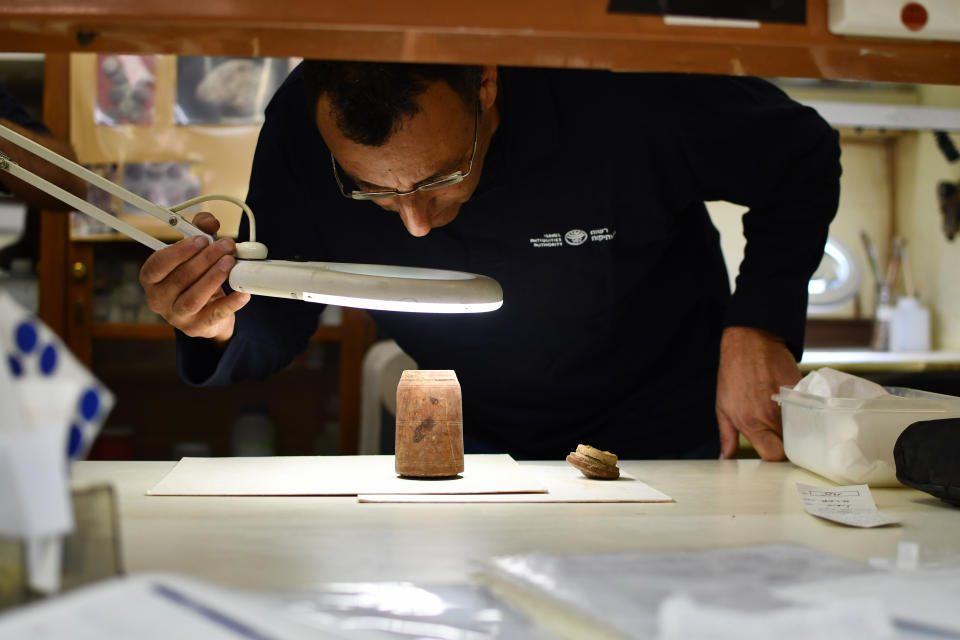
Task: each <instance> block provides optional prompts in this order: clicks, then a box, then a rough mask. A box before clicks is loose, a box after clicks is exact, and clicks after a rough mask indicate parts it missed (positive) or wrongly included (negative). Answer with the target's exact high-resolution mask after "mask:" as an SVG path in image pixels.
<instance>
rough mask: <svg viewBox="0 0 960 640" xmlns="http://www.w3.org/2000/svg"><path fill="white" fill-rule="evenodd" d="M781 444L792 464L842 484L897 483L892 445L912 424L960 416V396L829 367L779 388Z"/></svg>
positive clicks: (896, 484) (880, 485) (885, 485)
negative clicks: (891, 384)
mask: <svg viewBox="0 0 960 640" xmlns="http://www.w3.org/2000/svg"><path fill="white" fill-rule="evenodd" d="M774 399H775V400H776V401H777V402H779V403H780V410H781V416H782V420H783V447H784V451H785V452H786V455H787V458H789V460H790V461H791V462H793V463H794V464H796V465H798V466H801V467H803V468H805V469H808V470H810V471H813V472H814V473H818V474H820V475H822V476H824V477H826V478H829V479H830V480H833V481H834V482H837V483H839V484H843V485H856V484H866V485H869V486H871V487H895V486H900V483H899V482H898V481H897V473H896V464H895V463H894V460H893V446H894V444H896V441H897V438H898V437H900V434H901V433H903V430H904V429H906V428H907V427H908V426H910V425H911V424H913V423H914V422H919V421H921V420H937V419H940V418H952V417H960V398H957V397H954V396H945V395H941V394H936V393H927V392H924V391H917V390H914V389H903V388H897V387H890V388H884V387H881V386H880V385H878V384H876V383H874V382H871V381H869V380H865V379H863V378H858V377H857V376H853V375H850V374H848V373H842V372H840V371H835V370H833V369H829V368H823V369H819V370H817V371H814V372H812V373H809V374H807V376H806V377H805V378H803V380H801V381H800V382H798V383H797V384H796V386H795V387H792V388H791V387H781V388H780V393H779V395H777V396H775V397H774Z"/></svg>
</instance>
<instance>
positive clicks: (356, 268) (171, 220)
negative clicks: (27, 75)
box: [0, 126, 503, 313]
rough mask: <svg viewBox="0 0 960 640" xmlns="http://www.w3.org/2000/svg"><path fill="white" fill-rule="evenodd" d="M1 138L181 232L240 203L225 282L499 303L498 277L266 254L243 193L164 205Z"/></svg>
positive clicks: (14, 138)
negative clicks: (208, 206) (215, 203)
mask: <svg viewBox="0 0 960 640" xmlns="http://www.w3.org/2000/svg"><path fill="white" fill-rule="evenodd" d="M0 137H2V138H4V139H6V140H8V141H10V142H12V143H13V144H15V145H17V146H18V147H21V148H22V149H25V150H26V151H29V152H30V153H32V154H33V155H35V156H38V157H40V158H43V159H44V160H46V161H48V162H50V163H51V164H53V165H55V166H57V167H60V168H61V169H63V170H64V171H67V172H69V173H72V174H73V175H75V176H77V177H79V178H81V179H82V180H85V181H86V182H88V183H89V184H92V185H94V186H96V187H99V188H100V189H103V190H104V191H106V192H107V193H109V194H111V195H114V196H116V197H117V198H119V199H120V200H122V201H123V202H126V203H128V204H130V205H133V206H135V207H137V208H138V209H140V210H141V211H144V212H146V213H147V214H149V215H151V216H153V217H155V218H157V219H159V220H161V221H163V222H164V223H166V224H168V225H170V227H171V228H173V229H175V230H177V231H179V232H180V233H181V234H183V235H184V236H197V235H206V236H207V237H208V238H210V240H211V241H213V238H212V237H210V236H209V235H208V234H206V233H204V232H203V231H201V230H200V229H198V228H197V227H195V226H194V225H193V224H191V223H190V222H188V221H187V220H186V219H185V218H184V217H183V216H181V215H180V214H179V211H182V210H183V209H186V208H187V207H191V206H193V205H195V204H198V203H200V202H207V201H209V200H225V201H228V202H232V203H234V204H236V205H237V206H239V207H240V208H241V209H243V211H244V213H246V215H247V218H248V220H249V222H250V241H249V242H238V243H237V263H236V265H235V266H234V267H233V269H232V270H231V271H230V280H229V282H230V286H231V287H232V288H233V289H234V290H236V291H243V292H245V293H250V294H253V295H260V296H270V297H274V298H285V299H294V300H304V301H306V302H321V303H326V304H335V305H339V306H343V307H359V308H361V309H380V310H385V311H417V312H422V313H482V312H486V311H495V310H496V309H499V308H500V307H501V306H502V305H503V291H502V290H501V288H500V284H499V283H498V282H497V281H496V280H494V279H492V278H489V277H487V276H482V275H477V274H474V273H466V272H463V271H444V270H439V269H421V268H416V267H398V266H387V265H372V264H350V263H339V262H292V261H286V260H267V259H266V257H267V248H266V246H264V245H263V244H261V243H259V242H257V241H256V223H255V220H254V216H253V212H252V211H251V210H250V207H248V206H247V205H246V203H245V202H243V201H242V200H238V199H237V198H233V197H231V196H224V195H208V196H200V197H199V198H193V199H191V200H187V201H186V202H182V203H180V204H178V205H175V206H173V207H170V208H164V207H161V206H160V205H157V204H155V203H153V202H150V201H149V200H147V199H145V198H142V197H140V196H138V195H137V194H135V193H133V192H131V191H127V190H126V189H124V188H122V187H120V186H118V185H116V184H114V183H112V182H110V181H109V180H107V179H106V178H103V177H102V176H98V175H97V174H95V173H94V172H92V171H90V170H88V169H85V168H83V167H81V166H80V165H78V164H76V163H75V162H71V161H70V160H68V159H66V158H64V157H63V156H61V155H59V154H56V153H54V152H52V151H50V150H49V149H47V148H46V147H44V146H43V145H40V144H37V143H36V142H34V141H33V140H30V139H29V138H26V137H24V136H22V135H20V134H19V133H17V132H15V131H11V130H10V129H8V128H6V127H4V126H0ZM0 170H3V171H6V172H7V173H9V174H10V175H12V176H14V177H16V178H19V179H21V180H23V181H24V182H27V183H28V184H30V185H32V186H34V187H36V188H37V189H40V190H41V191H43V192H45V193H47V194H49V195H51V196H53V197H55V198H57V199H58V200H61V201H63V202H65V203H66V204H68V205H70V206H71V207H73V208H74V209H76V210H77V211H81V212H83V213H85V214H87V215H88V216H91V217H92V218H95V219H97V220H99V221H100V222H102V223H104V224H106V225H108V226H109V227H111V228H113V229H116V230H117V231H119V232H120V233H122V234H124V235H126V236H128V237H130V238H132V239H133V240H136V241H137V242H140V243H141V244H144V245H146V246H148V247H150V248H151V249H163V248H164V247H166V246H167V245H166V243H164V242H162V241H161V240H158V239H157V238H154V237H153V236H151V235H150V234H148V233H146V232H144V231H141V230H140V229H138V228H136V227H135V226H133V225H131V224H129V223H127V222H124V221H123V220H120V219H119V218H117V217H116V216H114V215H111V214H110V213H108V212H107V211H104V210H103V209H100V208H99V207H96V206H94V205H92V204H90V203H89V202H87V201H86V200H83V199H81V198H78V197H77V196H75V195H73V194H72V193H70V192H68V191H66V190H65V189H62V188H60V187H58V186H57V185H55V184H53V183H52V182H50V181H48V180H45V179H44V178H41V177H40V176H38V175H35V174H33V173H31V172H30V171H27V170H26V169H24V168H23V167H21V166H20V165H18V164H17V163H15V162H14V161H13V160H11V159H10V157H9V156H7V155H6V154H4V153H3V152H0Z"/></svg>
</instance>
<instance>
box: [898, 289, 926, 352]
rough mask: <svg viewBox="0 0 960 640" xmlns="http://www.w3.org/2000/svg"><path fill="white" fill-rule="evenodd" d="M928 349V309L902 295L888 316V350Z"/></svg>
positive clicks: (914, 299)
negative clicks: (889, 316)
mask: <svg viewBox="0 0 960 640" xmlns="http://www.w3.org/2000/svg"><path fill="white" fill-rule="evenodd" d="M929 350H930V310H929V309H927V308H926V307H924V306H923V305H922V304H920V302H919V301H918V300H917V299H916V298H911V297H907V296H904V297H902V298H900V299H899V300H897V306H896V307H895V308H894V310H893V316H892V317H891V318H890V351H929Z"/></svg>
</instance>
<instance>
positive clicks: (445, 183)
mask: <svg viewBox="0 0 960 640" xmlns="http://www.w3.org/2000/svg"><path fill="white" fill-rule="evenodd" d="M479 137H480V102H479V101H477V115H476V117H475V118H474V122H473V151H471V152H470V164H468V165H467V170H466V172H464V171H456V172H454V173H451V174H450V175H448V176H443V177H442V178H437V179H436V180H431V181H430V182H427V183H424V184H421V185H420V186H419V187H414V188H413V189H410V190H409V191H397V190H395V189H390V190H389V191H351V192H349V193H347V190H346V189H344V188H343V181H342V180H340V174H339V173H338V172H337V160H336V158H334V157H333V153H332V152H331V153H330V162H331V163H332V164H333V177H334V178H335V179H336V181H337V186H338V187H340V193H342V194H343V197H345V198H350V199H352V200H385V199H387V198H397V197H400V196H409V195H410V194H413V193H416V192H418V191H434V190H436V189H443V188H444V187H452V186H453V185H455V184H460V183H461V182H463V181H464V179H465V178H466V177H467V176H469V175H470V172H471V171H473V159H474V158H475V157H476V155H477V139H478V138H479Z"/></svg>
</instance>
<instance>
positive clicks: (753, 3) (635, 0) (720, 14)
mask: <svg viewBox="0 0 960 640" xmlns="http://www.w3.org/2000/svg"><path fill="white" fill-rule="evenodd" d="M607 11H608V12H609V13H649V14H654V15H668V14H669V15H673V16H700V17H706V18H734V19H739V20H759V21H761V22H789V23H792V24H805V23H806V22H807V3H806V0H610V5H609V6H608V7H607Z"/></svg>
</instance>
